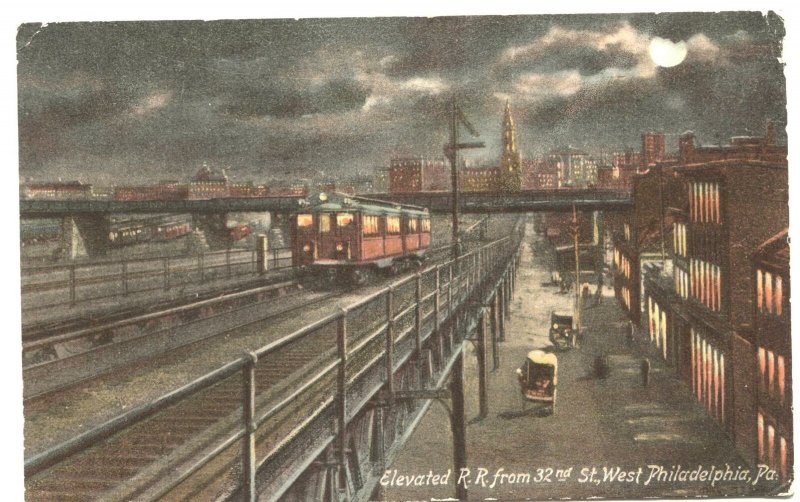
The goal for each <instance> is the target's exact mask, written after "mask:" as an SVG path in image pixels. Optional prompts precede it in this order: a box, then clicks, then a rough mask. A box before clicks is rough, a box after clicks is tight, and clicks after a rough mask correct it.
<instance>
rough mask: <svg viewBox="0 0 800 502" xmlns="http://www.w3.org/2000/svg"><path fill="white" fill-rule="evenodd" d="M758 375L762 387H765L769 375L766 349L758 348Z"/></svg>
mask: <svg viewBox="0 0 800 502" xmlns="http://www.w3.org/2000/svg"><path fill="white" fill-rule="evenodd" d="M758 374H759V379H758V381H759V383H760V384H761V387H764V386H765V382H766V374H767V352H766V351H765V350H764V347H759V348H758Z"/></svg>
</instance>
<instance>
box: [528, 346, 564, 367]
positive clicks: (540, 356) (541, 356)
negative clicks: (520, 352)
mask: <svg viewBox="0 0 800 502" xmlns="http://www.w3.org/2000/svg"><path fill="white" fill-rule="evenodd" d="M528 359H530V360H531V362H533V363H534V364H546V365H548V366H558V358H557V357H556V355H555V354H551V353H549V352H545V351H543V350H532V351H530V352H528Z"/></svg>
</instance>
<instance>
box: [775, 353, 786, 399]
mask: <svg viewBox="0 0 800 502" xmlns="http://www.w3.org/2000/svg"><path fill="white" fill-rule="evenodd" d="M785 364H786V363H785V362H784V359H783V356H778V378H777V380H778V399H779V400H780V402H781V403H783V402H784V399H785V394H786V366H785Z"/></svg>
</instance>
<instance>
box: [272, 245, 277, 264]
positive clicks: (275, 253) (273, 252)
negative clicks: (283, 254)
mask: <svg viewBox="0 0 800 502" xmlns="http://www.w3.org/2000/svg"><path fill="white" fill-rule="evenodd" d="M272 261H273V263H274V265H273V266H272V268H273V269H275V268H278V250H277V249H273V250H272Z"/></svg>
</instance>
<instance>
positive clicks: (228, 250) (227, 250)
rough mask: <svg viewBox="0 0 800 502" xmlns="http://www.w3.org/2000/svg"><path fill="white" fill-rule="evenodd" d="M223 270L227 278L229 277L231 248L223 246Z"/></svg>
mask: <svg viewBox="0 0 800 502" xmlns="http://www.w3.org/2000/svg"><path fill="white" fill-rule="evenodd" d="M225 270H226V273H227V275H228V279H230V278H231V248H230V247H228V248H225Z"/></svg>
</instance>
